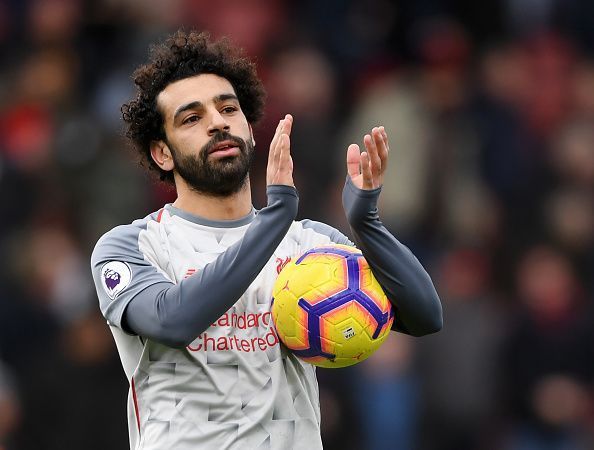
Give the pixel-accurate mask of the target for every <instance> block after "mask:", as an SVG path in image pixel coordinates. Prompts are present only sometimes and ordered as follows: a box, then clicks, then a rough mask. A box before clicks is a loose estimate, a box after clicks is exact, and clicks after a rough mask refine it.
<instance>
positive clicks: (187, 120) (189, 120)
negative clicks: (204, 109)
mask: <svg viewBox="0 0 594 450" xmlns="http://www.w3.org/2000/svg"><path fill="white" fill-rule="evenodd" d="M199 119H200V117H198V116H197V115H196V114H192V115H191V116H188V117H186V118H185V119H184V121H183V122H182V124H184V125H185V124H186V123H192V122H198V120H199Z"/></svg>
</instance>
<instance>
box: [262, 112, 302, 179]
mask: <svg viewBox="0 0 594 450" xmlns="http://www.w3.org/2000/svg"><path fill="white" fill-rule="evenodd" d="M292 126H293V116H291V115H290V114H287V115H286V116H285V118H284V119H282V120H281V121H280V122H279V123H278V126H277V127H276V132H275V133H274V137H273V138H272V142H271V143H270V151H269V152H268V166H267V168H266V185H267V186H270V185H272V184H284V185H286V186H293V187H294V186H295V184H294V183H293V159H292V158H291V140H290V138H289V136H290V135H291V127H292Z"/></svg>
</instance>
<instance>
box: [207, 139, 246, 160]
mask: <svg viewBox="0 0 594 450" xmlns="http://www.w3.org/2000/svg"><path fill="white" fill-rule="evenodd" d="M239 152H240V147H239V144H238V143H237V142H235V141H230V140H227V141H222V142H219V143H218V144H217V145H215V146H214V147H213V148H211V149H210V150H209V152H208V154H209V155H212V154H215V155H216V156H221V157H223V156H231V155H234V154H237V153H239Z"/></svg>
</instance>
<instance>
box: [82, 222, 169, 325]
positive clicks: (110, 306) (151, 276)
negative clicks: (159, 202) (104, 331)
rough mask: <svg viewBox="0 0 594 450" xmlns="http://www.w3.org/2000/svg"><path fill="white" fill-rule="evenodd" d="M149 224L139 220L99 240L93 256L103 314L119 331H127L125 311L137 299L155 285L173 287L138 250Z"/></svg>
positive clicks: (92, 265) (120, 227) (94, 277)
mask: <svg viewBox="0 0 594 450" xmlns="http://www.w3.org/2000/svg"><path fill="white" fill-rule="evenodd" d="M149 220H150V218H147V219H142V220H136V221H134V222H133V223H132V224H130V225H121V226H119V227H116V228H114V229H113V230H111V231H109V232H108V233H106V234H105V235H104V236H103V237H101V239H99V241H98V242H97V244H96V245H95V248H94V250H93V254H92V255H91V271H92V273H93V280H94V282H95V288H96V290H97V296H98V297H99V306H100V308H101V312H102V313H103V315H104V316H105V318H106V319H107V321H108V322H109V323H110V324H112V325H114V326H116V327H119V328H123V327H122V315H123V314H124V310H125V309H126V307H127V305H128V303H129V302H130V301H131V300H132V299H133V298H134V297H135V296H136V295H138V294H139V293H140V292H143V291H144V290H145V289H146V288H147V287H149V286H152V285H159V286H173V283H172V282H171V280H170V279H168V278H167V277H166V276H165V275H164V274H163V273H162V272H160V271H158V270H157V268H156V267H155V266H153V265H152V264H151V263H150V262H149V261H147V260H146V258H145V257H144V254H143V253H142V252H141V251H140V249H139V247H138V239H139V235H140V233H141V231H143V230H144V229H146V225H147V222H148V221H149ZM123 329H124V331H127V330H126V329H125V328H123ZM127 332H129V331H127Z"/></svg>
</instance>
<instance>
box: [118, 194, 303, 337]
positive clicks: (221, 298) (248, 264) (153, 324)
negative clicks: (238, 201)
mask: <svg viewBox="0 0 594 450" xmlns="http://www.w3.org/2000/svg"><path fill="white" fill-rule="evenodd" d="M267 193H268V206H267V207H265V208H263V209H262V210H260V211H259V213H258V214H257V215H256V217H255V218H254V220H253V222H252V223H251V224H250V226H249V227H248V229H247V231H246V233H245V235H244V237H243V238H242V239H241V240H240V241H239V242H237V243H235V244H234V245H232V246H230V247H229V248H228V249H227V250H226V251H225V252H223V253H222V254H221V255H219V256H218V257H217V258H216V259H215V260H214V261H213V262H211V263H209V264H207V265H206V266H205V267H204V268H203V269H202V270H200V271H199V272H197V273H195V274H194V275H192V276H191V277H189V278H187V279H184V280H182V281H180V282H179V283H178V284H176V285H166V284H165V283H163V284H157V285H154V286H151V287H150V288H147V289H146V290H145V291H143V292H141V293H140V294H139V295H137V296H136V297H135V298H134V299H133V300H132V301H131V302H130V304H129V305H128V307H127V309H126V312H125V316H124V322H123V324H124V326H125V327H126V328H127V329H128V331H131V332H133V333H135V334H138V335H141V336H145V337H148V338H151V339H154V340H156V341H158V342H162V343H164V344H166V345H169V346H174V347H181V346H184V345H187V344H188V343H190V342H192V340H193V339H195V337H196V336H198V335H199V334H200V333H202V332H203V331H205V330H206V329H207V328H208V327H209V326H210V325H211V324H212V323H213V322H215V321H216V320H217V319H218V318H219V317H220V316H221V315H223V314H224V313H225V312H226V311H227V310H228V309H229V308H230V307H231V306H233V304H235V303H236V302H237V300H238V299H239V298H240V297H241V296H242V295H243V293H244V292H245V290H246V289H247V288H248V286H249V285H250V284H251V283H252V282H253V281H254V279H255V278H256V277H257V275H258V274H259V273H260V271H261V270H262V268H263V267H264V266H265V265H266V263H267V262H268V260H269V259H270V256H271V255H272V253H273V252H274V250H275V249H276V247H277V246H278V245H279V244H280V242H281V241H282V239H283V238H284V236H285V234H286V233H287V231H288V229H289V227H290V226H291V223H292V221H293V219H294V218H295V215H296V213H297V203H298V197H297V193H296V191H295V189H294V188H292V187H289V186H280V185H279V186H269V187H268V190H267Z"/></svg>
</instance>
